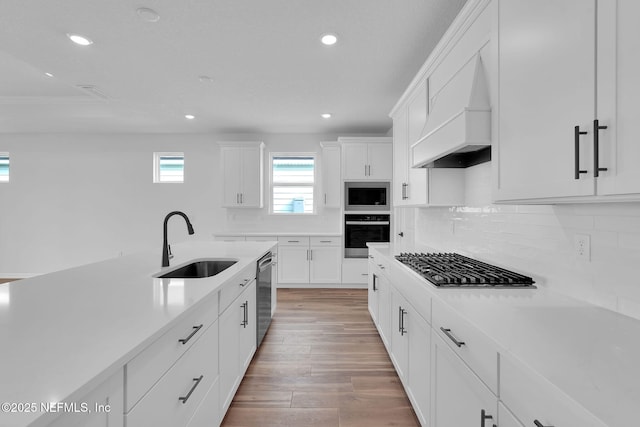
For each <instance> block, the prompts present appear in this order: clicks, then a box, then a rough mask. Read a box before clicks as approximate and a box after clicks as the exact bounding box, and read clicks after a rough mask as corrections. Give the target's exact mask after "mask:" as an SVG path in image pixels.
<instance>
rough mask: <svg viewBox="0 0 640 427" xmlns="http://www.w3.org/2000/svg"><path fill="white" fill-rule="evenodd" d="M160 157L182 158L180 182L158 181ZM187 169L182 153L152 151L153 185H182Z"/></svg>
mask: <svg viewBox="0 0 640 427" xmlns="http://www.w3.org/2000/svg"><path fill="white" fill-rule="evenodd" d="M161 157H182V181H161V180H160V158H161ZM186 174H187V168H186V159H185V156H184V151H154V152H153V183H154V184H184V183H185V180H186Z"/></svg>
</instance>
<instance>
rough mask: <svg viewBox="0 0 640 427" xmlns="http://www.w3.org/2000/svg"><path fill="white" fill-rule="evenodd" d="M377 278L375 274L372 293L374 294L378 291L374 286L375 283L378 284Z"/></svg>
mask: <svg viewBox="0 0 640 427" xmlns="http://www.w3.org/2000/svg"><path fill="white" fill-rule="evenodd" d="M377 279H378V276H376V275H375V274H374V275H373V292H376V291H377V290H378V287H377V286H376V284H377V282H378V280H377Z"/></svg>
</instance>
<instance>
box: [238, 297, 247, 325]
mask: <svg viewBox="0 0 640 427" xmlns="http://www.w3.org/2000/svg"><path fill="white" fill-rule="evenodd" d="M240 308H241V309H242V323H240V326H242V327H243V328H246V327H247V325H248V324H249V301H245V302H244V303H243V304H242V305H241V306H240Z"/></svg>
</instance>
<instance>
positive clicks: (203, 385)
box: [126, 321, 218, 427]
mask: <svg viewBox="0 0 640 427" xmlns="http://www.w3.org/2000/svg"><path fill="white" fill-rule="evenodd" d="M217 378H218V322H217V321H216V322H215V323H214V324H213V325H211V326H209V328H207V329H206V331H205V332H204V334H203V335H202V336H201V337H200V339H198V340H197V341H196V342H195V343H194V344H193V346H192V347H191V348H190V349H189V351H187V352H186V353H185V354H184V355H183V356H182V357H181V358H180V359H179V360H178V361H177V362H176V363H175V365H173V366H172V367H171V369H170V370H169V371H168V372H167V373H166V374H165V375H163V376H162V377H161V378H160V379H159V380H158V381H157V382H156V383H155V384H154V385H153V387H152V388H151V390H149V392H148V393H147V394H146V395H145V396H144V397H143V398H142V399H141V400H140V402H138V404H137V405H136V406H135V407H134V408H133V409H132V410H131V411H129V412H128V413H127V414H126V425H127V427H147V426H166V427H170V426H184V425H186V424H187V423H188V422H189V420H190V419H191V418H192V417H193V416H194V414H195V413H196V409H197V408H198V406H199V403H200V401H201V400H202V399H203V398H204V396H205V395H206V394H207V391H208V390H209V388H210V387H211V386H212V385H213V384H214V383H215V382H216V380H217Z"/></svg>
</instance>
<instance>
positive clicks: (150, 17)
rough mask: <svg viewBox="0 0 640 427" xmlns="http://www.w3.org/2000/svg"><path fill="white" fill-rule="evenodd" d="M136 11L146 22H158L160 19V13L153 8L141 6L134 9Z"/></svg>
mask: <svg viewBox="0 0 640 427" xmlns="http://www.w3.org/2000/svg"><path fill="white" fill-rule="evenodd" d="M136 13H137V14H138V16H139V17H140V18H141V19H142V20H143V21H147V22H158V21H159V20H160V15H158V12H156V11H155V10H153V9H149V8H148V7H141V8H138V9H136Z"/></svg>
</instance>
